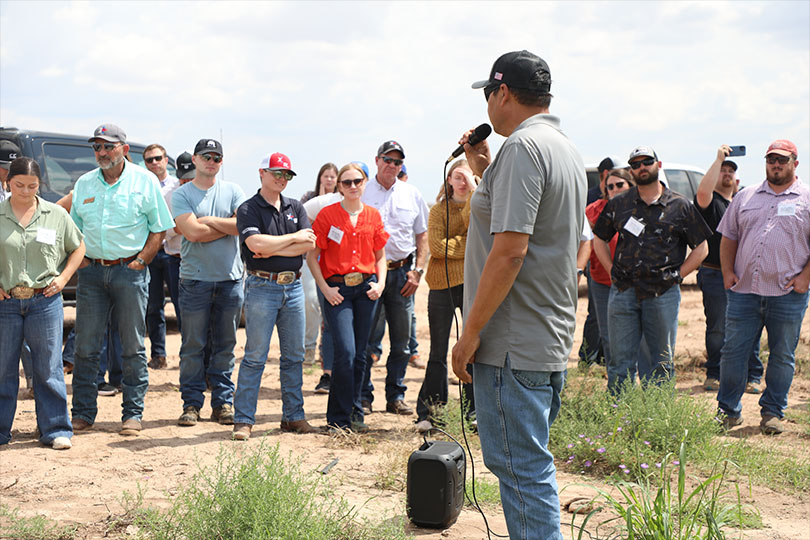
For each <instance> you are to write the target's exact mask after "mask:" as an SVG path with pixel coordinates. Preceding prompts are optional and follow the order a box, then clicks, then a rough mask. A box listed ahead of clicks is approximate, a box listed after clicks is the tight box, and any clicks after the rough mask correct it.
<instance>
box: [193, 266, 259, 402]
mask: <svg viewBox="0 0 810 540" xmlns="http://www.w3.org/2000/svg"><path fill="white" fill-rule="evenodd" d="M243 298H244V286H243V284H242V280H241V279H239V280H226V281H199V280H196V279H181V280H180V313H182V317H183V328H182V329H181V335H182V338H183V342H182V344H181V345H180V395H181V396H182V398H183V407H189V406H192V407H197V408H198V409H201V408H202V406H203V403H204V401H205V395H204V394H203V392H205V388H206V379H208V383H210V384H211V407H219V406H221V405H224V404H226V403H228V404H230V403H232V402H233V391H234V384H233V379H232V378H231V375H232V374H233V367H234V363H235V361H236V358H235V357H234V353H233V351H234V349H235V348H236V329H237V327H238V326H239V319H240V317H241V315H242V300H243ZM209 340H210V344H209ZM207 345H210V348H211V349H210V350H211V356H210V361H209V364H208V367H206V366H205V354H206V346H207Z"/></svg>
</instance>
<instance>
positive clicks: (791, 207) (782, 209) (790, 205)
mask: <svg viewBox="0 0 810 540" xmlns="http://www.w3.org/2000/svg"><path fill="white" fill-rule="evenodd" d="M776 215H777V216H795V215H796V203H795V202H783V203H779V206H777V207H776Z"/></svg>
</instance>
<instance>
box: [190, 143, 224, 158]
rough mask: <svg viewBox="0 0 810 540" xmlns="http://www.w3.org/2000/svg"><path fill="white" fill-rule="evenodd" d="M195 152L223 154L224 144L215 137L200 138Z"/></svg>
mask: <svg viewBox="0 0 810 540" xmlns="http://www.w3.org/2000/svg"><path fill="white" fill-rule="evenodd" d="M194 153H195V154H219V155H220V156H221V155H222V145H221V144H219V141H216V140H214V139H200V140H199V141H197V144H196V145H195V146H194Z"/></svg>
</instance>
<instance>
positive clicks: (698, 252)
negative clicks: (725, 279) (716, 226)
mask: <svg viewBox="0 0 810 540" xmlns="http://www.w3.org/2000/svg"><path fill="white" fill-rule="evenodd" d="M708 254H709V243H708V242H707V241H706V240H704V241H703V242H701V243H700V244H698V245H697V246H695V249H693V250H692V251H691V252H690V253H689V255H687V256H686V259H685V260H684V261H683V264H681V269H680V272H681V278H685V277H686V276H688V275H689V274H691V273H692V271H693V270H695V269H696V268H697V267H698V266H700V263H702V262H703V259H705V258H706V255H708Z"/></svg>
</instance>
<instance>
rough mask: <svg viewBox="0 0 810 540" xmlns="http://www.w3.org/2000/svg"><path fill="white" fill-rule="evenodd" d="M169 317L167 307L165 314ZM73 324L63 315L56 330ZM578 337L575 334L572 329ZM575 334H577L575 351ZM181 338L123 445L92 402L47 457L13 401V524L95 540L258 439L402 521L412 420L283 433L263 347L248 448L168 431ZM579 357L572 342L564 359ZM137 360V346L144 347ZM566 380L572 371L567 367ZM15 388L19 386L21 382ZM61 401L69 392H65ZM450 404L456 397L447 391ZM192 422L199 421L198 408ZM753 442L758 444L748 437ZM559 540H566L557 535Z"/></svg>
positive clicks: (460, 535)
mask: <svg viewBox="0 0 810 540" xmlns="http://www.w3.org/2000/svg"><path fill="white" fill-rule="evenodd" d="M426 305H427V288H420V291H419V293H418V298H417V320H418V333H417V335H418V337H419V341H420V353H421V354H422V356H423V357H424V358H426V357H427V353H428V349H429V338H428V327H427V322H428V319H427V313H426ZM168 309H169V311H171V306H169V307H168ZM73 316H74V314H73V310H72V309H68V310H66V319H67V320H68V321H70V319H71V318H72V317H73ZM584 316H585V302H583V301H581V302H580V307H579V311H578V319H579V322H580V324H581V323H582V321H583V320H584ZM679 319H680V321H681V324H680V327H679V336H678V346H677V351H676V352H677V354H679V355H692V356H695V357H697V356H698V355H699V354H701V351H702V350H703V344H702V342H703V324H704V319H703V310H702V304H701V297H700V293H699V292H698V291H696V290H694V289H688V288H687V289H686V290H684V294H683V303H682V306H681V312H680V317H679ZM580 328H581V326H580ZM580 335H581V329H578V331H577V340H579V337H580ZM803 338H804V339H805V340H808V341H810V323H808V322H807V319H806V320H805V323H804V327H803ZM244 339H245V336H244V330H243V329H241V330H240V331H239V341H238V350H237V351H236V355H237V358H240V357H241V356H242V354H243V352H244ZM179 346H180V336H179V335H178V334H177V333H176V332H174V333H170V335H169V336H168V339H167V349H168V350H169V351H170V354H171V356H170V357H169V369H166V370H160V371H154V370H150V389H149V392H148V394H147V399H146V411H145V416H144V431H143V433H142V435H141V436H140V437H138V438H136V439H128V438H122V437H120V436H119V435H118V434H117V431H118V429H119V427H120V401H121V400H120V395H119V396H115V397H99V406H100V410H99V416H98V419H97V422H96V425H95V429H94V430H93V431H92V432H90V433H86V434H81V435H77V436H75V437H74V439H73V441H74V448H73V449H72V450H70V451H67V452H56V451H53V450H51V449H48V448H44V447H42V446H40V445H39V443H38V442H37V441H36V439H35V437H34V429H35V427H36V424H35V417H34V402H33V401H31V400H20V401H18V407H17V416H16V418H15V424H14V431H13V441H12V443H11V444H9V445H7V446H5V447H3V448H2V450H0V502H2V504H5V505H9V506H12V507H16V508H19V509H20V511H21V513H22V514H24V515H33V514H37V513H38V514H43V515H45V516H47V517H50V518H52V519H55V520H58V521H59V522H61V523H67V522H77V523H80V524H81V525H82V528H81V529H80V535H79V537H80V538H93V539H95V538H104V531H105V529H106V525H105V520H106V519H107V518H108V516H110V515H111V514H120V513H121V511H122V509H121V496H122V493H123V492H124V491H129V492H131V493H135V492H137V490H138V489H139V488H140V489H141V490H142V492H143V494H144V497H145V499H146V501H147V502H149V503H153V504H156V505H158V506H162V507H167V506H168V504H169V503H168V497H169V496H171V495H172V494H173V493H175V492H176V488H177V486H178V485H181V484H182V483H183V482H184V481H186V480H188V479H189V478H190V477H191V475H193V474H194V473H195V472H196V471H197V467H198V465H200V464H202V465H206V464H211V463H213V461H214V460H215V458H216V456H217V453H218V452H219V451H220V448H222V447H224V448H226V449H227V448H231V447H239V448H245V447H246V448H253V447H255V446H257V445H258V444H260V438H261V435H264V436H265V437H264V438H266V439H267V440H268V441H269V442H271V443H273V444H275V443H278V444H279V445H280V448H281V449H282V453H287V452H290V453H291V454H292V455H294V456H296V457H297V458H298V459H301V461H302V463H303V466H304V469H308V470H314V469H320V468H322V467H323V466H324V465H326V464H327V463H329V462H331V461H332V460H333V459H334V458H339V461H338V464H337V465H336V466H335V467H334V468H333V469H332V470H331V471H330V473H329V475H328V476H329V479H330V481H331V482H332V483H333V485H335V486H336V488H337V490H338V492H340V493H341V494H342V495H343V496H344V497H345V498H346V499H347V500H348V501H349V502H350V503H352V504H354V505H357V507H358V508H359V509H360V514H361V515H363V516H366V517H369V518H372V519H380V517H381V516H385V517H387V518H391V519H394V518H397V517H404V516H405V495H404V486H402V485H401V483H398V482H401V479H402V478H404V475H397V474H395V473H396V472H397V471H398V470H399V471H401V470H404V464H405V463H406V462H407V457H408V455H409V454H410V452H411V451H413V450H415V449H416V448H417V447H418V445H419V441H420V437H419V436H418V435H417V434H416V432H415V431H413V427H412V425H413V424H412V422H413V418H412V417H411V418H403V417H397V416H395V415H391V414H386V413H379V412H375V413H374V414H372V415H370V416H369V417H367V422H368V424H369V425H370V427H371V428H372V433H371V434H370V435H368V436H365V437H361V438H359V439H357V440H356V441H354V442H347V441H344V440H340V439H335V438H331V437H328V436H324V435H306V436H298V435H292V434H288V433H282V432H281V431H280V430H279V429H278V427H279V421H280V411H281V403H280V393H279V390H278V388H279V382H278V362H277V357H278V342H277V340H276V338H275V337H274V339H273V343H272V345H271V351H270V361H269V362H268V364H267V369H266V370H265V373H264V379H263V385H262V390H261V393H260V396H259V407H258V415H257V425H256V427H255V428H254V437H252V438H251V440H250V441H248V442H247V443H246V444H245V443H236V442H232V441H231V440H230V432H231V431H230V428H229V427H227V426H220V425H217V424H214V423H212V422H210V421H204V422H201V423H200V424H198V425H197V426H194V427H190V428H181V427H179V426H177V425H176V419H177V417H178V416H179V415H180V413H181V412H182V402H181V399H180V394H179V390H178V376H179V372H178V363H179V359H178V356H177V352H178V350H179ZM578 346H579V342H578V341H577V343H576V345H575V350H576V348H577V347H578ZM147 350H148V345H147ZM570 367H571V368H573V367H574V364H573V363H572V364H571V365H570ZM423 375H424V371H422V370H416V369H413V368H409V369H408V374H407V385H408V394H407V401H408V402H409V403H410V404H414V403H415V400H416V395H417V393H418V391H419V385H420V383H421V377H422V376H423ZM319 376H320V373H319V371H318V370H317V369H307V370H305V375H304V397H305V407H306V411H307V416H308V419H309V420H310V421H311V422H313V423H314V424H316V425H323V424H324V423H325V418H324V413H325V410H326V399H327V397H326V396H321V395H317V394H315V393H314V392H313V389H314V387H315V385H316V383H317V381H318V377H319ZM372 376H373V378H374V383H375V388H376V396H377V399H376V401H375V405H376V406H378V408H379V407H380V406H382V405H380V404H381V403H383V402H384V395H383V388H384V378H385V369H384V368H379V367H375V368H374V369H373V370H372ZM807 377H808V375H807V374H805V375H804V377H803V378H802V379H801V380H797V381H796V384H794V386H793V388H792V390H791V394H790V406H791V407H800V406H802V407H807V404H808V402H810V384H809V383H808V378H807ZM678 378H679V387H682V388H683V389H684V390H685V391H691V392H694V393H695V394H700V395H701V397H703V398H705V399H710V398H711V396H708V395H706V394H704V393H702V391H701V390H700V382H702V376H701V374H700V373H697V372H694V371H692V372H685V373H679V374H678ZM69 382H70V378H69V377H68V383H69ZM21 384H23V381H22V379H21ZM68 391H70V386H69V385H68ZM451 392H453V393H455V389H452V390H451ZM757 412H758V409H757V406H756V396H748V395H746V396H745V401H744V412H743V414H744V416H745V424H744V425H743V428H746V429H747V428H751V429H750V431H751V432H754V431H755V429H756V425H757V423H758V421H759V416H758V414H757ZM202 414H203V417H204V418H206V419H207V418H208V416H209V415H210V405H209V404H208V403H206V405H205V407H204V409H203V411H202ZM789 427H790V431H789V433H786V434H784V435H783V436H780V438H779V444H782V445H785V446H786V447H790V448H795V449H796V450H797V451H800V452H802V453H804V454H807V453H808V452H810V440H808V438H807V437H806V436H802V435H801V434H800V430H799V428H798V427H797V426H795V425H792V426H789ZM753 436H754V437H761V436H760V435H753ZM475 460H476V472H477V473H478V474H479V475H481V476H487V477H489V478H490V479H491V478H492V476H491V475H490V474H489V473H488V471H486V469H485V468H484V466H483V463H482V462H481V458H480V455H476V456H475ZM391 477H394V478H395V480H394V482H393V484H394V485H395V486H399V487H401V489H400V490H399V491H394V490H391V489H380V488H378V487H375V486H379V485H380V484H385V483H386V482H387V481H389V480H390V479H391ZM558 482H559V485H560V487H561V488H563V487H564V488H565V490H564V491H563V494H562V496H561V498H562V500H563V501H566V500H569V499H570V498H573V497H574V496H575V495H577V494H585V493H586V490H585V489H584V488H582V487H579V484H582V483H590V484H592V483H593V482H592V481H590V480H589V479H588V478H583V477H581V476H577V475H570V474H566V473H562V472H561V473H559V474H558ZM746 499H747V500H748V502H751V503H753V504H754V505H755V506H756V508H757V509H758V510H759V511H760V512H761V514H762V519H763V521H764V523H765V526H766V528H765V529H761V530H756V531H747V532H746V533H745V537H746V538H763V539H765V538H767V539H791V540H793V539H795V540H800V539H803V540H806V539H808V538H810V517H809V516H810V494H806V495H805V496H803V497H791V496H787V495H783V494H780V493H777V492H774V491H772V490H770V489H768V488H766V487H759V486H757V487H755V488H754V489H753V491H752V493H751V494H750V496H748V494H746ZM486 510H487V518H488V519H489V523H490V526H491V527H492V529H493V530H494V531H495V532H497V533H499V534H505V532H506V526H505V523H504V520H503V517H502V514H501V511H500V508H499V507H489V508H487V509H486ZM569 522H570V515H568V514H565V513H564V514H563V523H569ZM409 533H410V534H412V535H413V536H414V537H415V538H419V539H439V538H441V539H459V540H461V539H465V540H476V539H484V538H486V532H485V530H484V527H483V521H482V520H481V517H480V516H479V515H478V514H477V513H475V512H473V511H470V510H466V509H465V510H464V511H463V512H462V514H461V516H460V518H459V520H458V522H457V523H456V524H455V525H453V526H452V527H451V528H450V529H449V530H447V531H444V532H442V531H436V530H430V529H420V528H415V527H410V528H409ZM564 533H565V536H566V538H569V537H570V532H569V530H567V529H566V530H565V531H564Z"/></svg>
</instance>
